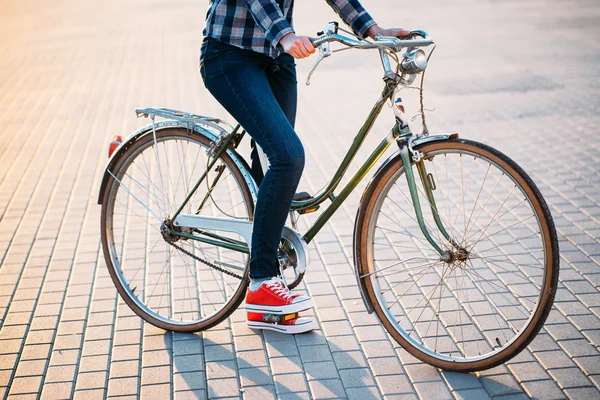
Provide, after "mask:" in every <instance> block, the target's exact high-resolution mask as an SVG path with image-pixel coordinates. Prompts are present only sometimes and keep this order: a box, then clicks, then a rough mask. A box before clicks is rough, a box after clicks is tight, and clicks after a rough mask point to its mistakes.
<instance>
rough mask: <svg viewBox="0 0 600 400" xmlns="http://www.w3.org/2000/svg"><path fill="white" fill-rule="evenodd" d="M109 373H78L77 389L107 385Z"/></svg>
mask: <svg viewBox="0 0 600 400" xmlns="http://www.w3.org/2000/svg"><path fill="white" fill-rule="evenodd" d="M106 379H107V373H106V372H104V371H102V372H86V373H81V374H79V375H77V384H76V386H75V390H85V389H96V388H104V387H106Z"/></svg>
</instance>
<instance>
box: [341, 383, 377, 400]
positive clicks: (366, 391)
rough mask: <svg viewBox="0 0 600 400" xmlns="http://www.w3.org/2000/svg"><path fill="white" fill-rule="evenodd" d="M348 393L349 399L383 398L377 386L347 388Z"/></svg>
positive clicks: (367, 399) (372, 399) (371, 399)
mask: <svg viewBox="0 0 600 400" xmlns="http://www.w3.org/2000/svg"><path fill="white" fill-rule="evenodd" d="M346 395H347V396H348V399H349V400H354V399H356V400H375V399H380V398H381V395H380V394H379V391H378V390H377V387H375V386H371V387H359V388H347V389H346Z"/></svg>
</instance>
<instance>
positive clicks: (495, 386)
mask: <svg viewBox="0 0 600 400" xmlns="http://www.w3.org/2000/svg"><path fill="white" fill-rule="evenodd" d="M481 383H483V386H484V387H485V389H486V390H487V392H488V393H489V394H490V395H491V396H492V397H495V396H500V395H505V394H514V393H518V392H519V391H520V389H519V385H518V384H517V382H516V381H515V380H514V378H513V377H512V376H510V375H494V376H487V377H485V378H482V379H481Z"/></svg>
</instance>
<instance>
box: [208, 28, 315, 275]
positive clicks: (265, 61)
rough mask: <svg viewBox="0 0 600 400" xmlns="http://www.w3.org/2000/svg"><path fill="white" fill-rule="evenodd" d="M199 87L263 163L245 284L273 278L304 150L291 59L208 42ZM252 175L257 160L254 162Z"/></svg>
mask: <svg viewBox="0 0 600 400" xmlns="http://www.w3.org/2000/svg"><path fill="white" fill-rule="evenodd" d="M200 73H201V74H202V79H203V80H204V85H205V86H206V88H207V89H208V91H209V92H210V93H211V94H212V95H213V96H214V98H215V99H217V101H218V102H219V103H221V105H222V106H223V107H224V108H225V109H226V110H227V111H228V112H229V113H230V114H231V115H232V116H233V118H235V119H236V120H237V122H238V123H240V124H241V125H242V127H243V128H244V129H245V130H246V131H247V132H248V134H249V135H250V136H251V137H252V139H254V141H256V143H258V145H259V146H260V147H261V148H262V149H263V151H264V152H265V154H266V155H267V157H268V159H269V164H270V167H269V170H268V171H267V172H266V173H265V175H264V178H263V179H262V182H260V188H259V191H258V198H257V201H256V208H255V210H254V226H253V232H252V249H251V254H250V278H252V279H262V278H270V277H273V276H277V275H279V263H278V261H277V250H278V248H279V241H280V239H281V233H282V231H283V227H284V225H285V221H286V219H287V216H288V213H289V210H290V206H291V203H292V199H293V197H294V194H295V193H296V188H297V187H298V183H299V182H300V177H301V176H302V171H303V169H304V148H303V147H302V142H300V139H299V138H298V135H296V132H295V131H294V123H295V119H296V104H297V95H298V92H297V83H298V82H297V80H296V65H295V63H294V58H293V57H292V56H291V55H289V54H282V55H281V56H279V57H277V58H275V59H273V58H270V57H268V56H266V55H264V54H260V53H257V52H253V51H250V50H244V49H240V48H237V47H234V46H231V45H229V44H226V43H223V42H220V41H218V40H215V39H213V38H209V37H207V38H204V41H203V42H202V51H201V56H200ZM253 164H254V167H255V168H254V169H256V166H257V165H258V164H257V160H255V162H254V163H253Z"/></svg>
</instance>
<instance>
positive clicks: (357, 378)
mask: <svg viewBox="0 0 600 400" xmlns="http://www.w3.org/2000/svg"><path fill="white" fill-rule="evenodd" d="M340 378H341V379H342V383H343V384H344V387H345V388H352V387H361V386H373V385H375V381H374V379H373V376H372V375H371V371H370V370H369V369H368V368H357V369H345V370H341V371H340Z"/></svg>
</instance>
